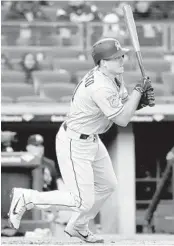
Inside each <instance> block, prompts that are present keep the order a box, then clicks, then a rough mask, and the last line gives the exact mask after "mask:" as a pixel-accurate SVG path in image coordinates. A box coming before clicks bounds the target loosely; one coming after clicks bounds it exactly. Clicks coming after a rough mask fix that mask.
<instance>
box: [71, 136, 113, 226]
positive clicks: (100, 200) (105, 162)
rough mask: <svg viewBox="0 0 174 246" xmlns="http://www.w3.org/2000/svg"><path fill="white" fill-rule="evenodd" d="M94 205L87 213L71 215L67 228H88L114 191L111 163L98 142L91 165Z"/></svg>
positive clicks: (102, 146) (106, 152) (102, 145)
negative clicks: (90, 221) (93, 183)
mask: <svg viewBox="0 0 174 246" xmlns="http://www.w3.org/2000/svg"><path fill="white" fill-rule="evenodd" d="M93 171H94V182H95V203H94V205H93V207H92V208H91V209H90V210H89V211H87V212H85V211H84V212H80V213H77V212H76V213H73V215H72V217H71V220H70V221H69V223H68V225H67V227H70V228H71V227H75V228H78V229H81V230H82V228H83V229H84V230H85V229H86V228H88V223H89V220H91V219H93V218H95V216H96V215H97V213H98V212H99V210H100V209H101V207H102V205H103V204H104V202H105V201H106V200H107V198H108V197H109V196H110V195H111V194H112V193H113V192H114V191H115V189H116V185H117V179H116V176H115V173H114V170H113V166H112V162H111V159H110V157H109V154H108V151H107V150H106V148H105V146H104V144H103V143H102V142H101V140H99V149H98V152H97V155H96V158H95V161H94V163H93Z"/></svg>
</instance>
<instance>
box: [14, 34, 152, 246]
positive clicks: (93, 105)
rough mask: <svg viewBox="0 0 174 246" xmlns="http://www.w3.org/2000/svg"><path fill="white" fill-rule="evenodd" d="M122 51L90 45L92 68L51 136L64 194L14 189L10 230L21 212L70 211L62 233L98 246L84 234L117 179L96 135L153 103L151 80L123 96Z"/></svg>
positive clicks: (103, 43) (108, 43)
mask: <svg viewBox="0 0 174 246" xmlns="http://www.w3.org/2000/svg"><path fill="white" fill-rule="evenodd" d="M127 52H128V50H127V49H124V48H122V47H121V46H120V43H119V42H118V41H117V40H116V39H113V38H105V39H102V40H99V41H98V42H97V43H95V44H94V45H93V47H92V57H93V60H94V63H95V67H94V68H93V69H92V70H90V71H89V72H88V73H87V74H86V75H85V76H84V78H83V79H82V80H81V82H79V84H78V85H77V87H76V89H75V91H74V94H73V96H72V101H71V106H70V112H69V114H68V117H67V120H66V121H65V122H63V124H62V125H61V127H60V129H59V131H58V134H57V136H56V153H57V158H58V163H59V167H60V170H61V174H62V178H63V180H64V182H65V185H66V186H67V188H68V190H67V191H66V192H65V191H64V192H63V191H59V190H57V191H49V192H39V191H36V190H30V189H21V188H14V189H13V191H12V202H11V206H10V211H9V221H10V223H11V225H12V226H13V227H14V228H16V229H17V228H19V225H20V220H21V218H22V216H23V214H24V212H25V211H26V210H29V209H31V208H33V207H34V206H36V207H37V206H39V207H41V206H47V205H50V206H53V205H56V206H58V207H59V209H62V210H72V211H74V212H73V213H72V217H71V219H70V221H69V222H68V224H67V226H66V228H65V232H66V233H67V234H68V235H70V236H72V237H78V238H80V239H82V240H83V241H86V242H90V243H102V242H103V238H101V237H99V236H98V235H94V234H93V233H92V232H91V231H90V230H89V228H88V223H89V220H90V219H93V218H94V217H95V216H96V214H97V213H98V212H99V210H100V208H101V206H102V205H103V203H104V202H105V201H106V199H107V198H108V197H109V196H110V195H111V194H112V193H113V191H114V190H115V189H116V187H117V179H116V176H115V173H114V170H113V167H112V163H111V159H110V157H109V154H108V152H107V150H106V148H105V146H104V144H103V143H102V142H101V140H100V138H99V136H98V134H101V133H104V132H106V131H107V130H108V129H109V128H110V127H111V125H112V124H114V123H115V124H117V125H119V126H122V127H125V126H127V124H128V123H129V121H130V119H131V118H132V116H133V115H134V113H135V111H136V110H137V108H141V107H144V106H147V105H148V104H149V100H151V101H152V100H155V99H154V92H153V88H152V85H151V81H150V79H149V78H146V77H145V78H142V79H140V80H139V81H138V82H136V81H135V87H134V89H133V91H132V93H131V95H128V92H127V90H126V87H125V84H124V80H123V79H122V78H123V77H122V75H123V72H124V55H125V54H127ZM119 78H121V79H119Z"/></svg>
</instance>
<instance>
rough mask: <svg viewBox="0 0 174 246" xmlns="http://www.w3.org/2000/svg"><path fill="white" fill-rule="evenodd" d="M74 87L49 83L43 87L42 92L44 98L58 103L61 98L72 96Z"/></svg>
mask: <svg viewBox="0 0 174 246" xmlns="http://www.w3.org/2000/svg"><path fill="white" fill-rule="evenodd" d="M74 89H75V85H73V84H65V83H59V84H57V83H51V84H44V85H43V92H44V95H45V96H46V97H49V98H52V99H54V100H56V101H59V100H60V98H61V97H66V96H71V95H73V92H74Z"/></svg>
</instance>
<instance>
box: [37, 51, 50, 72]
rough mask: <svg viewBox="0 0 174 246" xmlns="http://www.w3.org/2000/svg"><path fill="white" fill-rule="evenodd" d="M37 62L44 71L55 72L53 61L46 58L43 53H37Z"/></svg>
mask: <svg viewBox="0 0 174 246" xmlns="http://www.w3.org/2000/svg"><path fill="white" fill-rule="evenodd" d="M36 61H37V63H38V65H39V67H40V69H42V70H53V60H50V59H48V58H47V57H46V55H45V54H44V53H43V52H37V53H36Z"/></svg>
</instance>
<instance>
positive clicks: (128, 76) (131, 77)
mask: <svg viewBox="0 0 174 246" xmlns="http://www.w3.org/2000/svg"><path fill="white" fill-rule="evenodd" d="M146 74H147V76H149V77H150V79H151V81H152V82H156V73H153V72H149V71H147V72H146ZM123 78H124V81H125V84H126V85H128V84H133V85H136V83H137V82H138V81H139V80H140V79H141V78H142V75H141V72H140V71H126V72H125V73H124V74H123Z"/></svg>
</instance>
